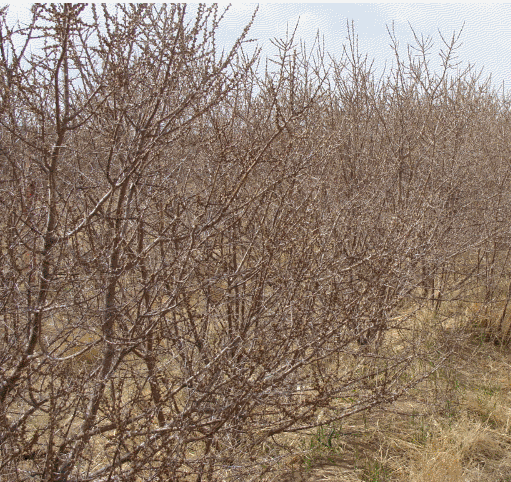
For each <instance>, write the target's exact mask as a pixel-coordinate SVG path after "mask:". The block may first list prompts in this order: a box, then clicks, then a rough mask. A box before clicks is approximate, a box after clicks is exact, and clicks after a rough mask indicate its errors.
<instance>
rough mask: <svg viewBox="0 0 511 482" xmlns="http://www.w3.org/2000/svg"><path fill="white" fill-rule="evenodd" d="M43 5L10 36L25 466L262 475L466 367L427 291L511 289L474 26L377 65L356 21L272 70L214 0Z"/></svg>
mask: <svg viewBox="0 0 511 482" xmlns="http://www.w3.org/2000/svg"><path fill="white" fill-rule="evenodd" d="M32 12H33V20H32V23H31V24H30V25H28V26H25V27H19V26H16V27H13V26H9V25H8V23H7V21H6V10H5V8H4V10H3V11H2V15H3V16H2V25H1V29H2V30H1V34H0V57H1V58H0V136H1V141H0V142H1V146H0V149H1V150H0V170H1V171H0V172H1V174H0V175H1V178H0V182H1V184H0V203H1V205H2V208H1V209H0V223H1V229H0V236H1V238H0V283H1V285H0V316H1V326H0V331H1V336H2V343H1V344H0V450H1V457H0V474H1V475H0V477H1V478H2V480H9V481H16V480H45V481H54V482H57V481H59V482H64V481H86V480H87V481H100V480H119V481H120V480H133V481H135V480H178V479H179V480H197V481H199V480H220V479H221V480H227V479H229V478H231V479H233V480H234V479H236V478H239V479H240V480H249V479H250V477H251V476H254V477H256V476H260V475H261V474H263V473H264V472H265V471H271V470H273V468H274V466H275V463H277V462H278V461H279V460H280V457H282V456H283V455H284V453H283V451H282V450H280V449H279V447H280V448H282V446H283V445H282V444H284V443H285V434H287V433H289V432H295V431H299V430H302V429H305V428H307V427H313V426H316V425H319V424H322V423H328V422H330V421H333V420H339V419H342V418H346V417H349V416H350V415H352V414H354V413H356V412H359V411H363V410H368V409H370V408H371V407H375V406H380V405H383V404H386V403H388V402H391V401H393V400H395V399H396V398H398V397H399V396H401V395H403V394H405V393H407V392H408V391H409V390H410V388H411V387H413V386H414V385H415V384H416V383H417V382H418V381H420V380H421V379H423V378H424V377H426V376H427V375H428V374H429V373H431V372H433V371H435V370H437V369H438V367H440V366H442V363H443V362H444V357H443V356H442V357H439V356H438V353H439V351H438V350H437V348H438V347H439V345H440V344H445V343H453V341H452V338H449V337H447V336H445V337H443V338H442V339H437V338H434V336H433V334H432V333H433V332H432V331H431V327H430V326H425V325H423V324H421V323H419V322H418V319H417V318H416V317H414V316H413V315H414V313H415V312H416V311H417V310H418V309H419V308H420V307H421V306H422V304H424V303H433V304H434V305H435V307H436V308H439V307H440V306H441V304H442V303H445V302H446V301H448V300H453V299H461V298H463V296H468V295H470V296H473V297H474V296H478V297H479V298H478V299H479V300H482V301H485V302H486V303H490V302H492V301H495V300H497V299H498V300H501V297H502V296H503V294H504V295H506V293H507V291H506V290H505V289H504V288H503V286H502V280H504V279H507V278H506V277H507V272H506V263H505V261H506V259H507V258H506V256H507V251H506V250H507V248H508V244H507V239H508V238H507V235H508V234H509V209H510V205H511V204H510V201H511V200H510V198H509V194H508V193H509V192H510V190H509V154H510V146H511V143H510V139H509V132H510V130H509V128H508V127H509V126H508V125H509V119H510V116H509V109H508V104H507V102H506V100H505V99H504V98H502V97H498V96H497V95H496V94H495V93H494V92H493V91H492V90H491V86H489V85H484V84H481V82H480V81H479V79H478V78H477V76H474V75H473V73H472V71H471V70H467V71H464V72H459V71H458V70H456V66H454V64H453V55H454V53H455V49H456V42H457V38H455V37H453V39H452V41H451V42H447V43H444V44H443V46H442V49H441V51H440V55H441V59H442V63H443V70H442V71H441V72H439V73H434V72H432V71H430V70H429V69H428V68H427V67H428V62H429V55H430V52H428V50H427V46H426V44H421V43H420V42H418V45H417V46H416V49H415V50H410V51H409V56H408V57H407V58H406V59H402V58H400V57H399V55H397V48H396V49H395V52H396V58H395V62H394V67H393V68H392V69H391V70H390V71H389V72H388V73H387V74H386V76H385V77H382V78H375V76H374V73H373V72H372V71H371V67H370V64H369V63H368V62H367V61H366V59H365V57H363V56H362V55H361V54H360V53H359V52H358V50H357V42H356V37H355V36H354V34H353V32H352V31H351V30H350V34H349V36H348V39H347V42H346V49H345V51H344V52H342V53H341V55H340V56H339V58H337V59H335V58H330V57H329V60H328V62H327V61H326V59H327V57H326V56H325V53H324V52H323V51H322V50H321V49H320V48H317V49H314V50H313V51H311V52H308V51H304V50H301V49H297V48H296V45H295V44H296V42H295V39H293V38H291V39H284V40H281V41H279V42H277V43H276V45H278V47H279V55H278V56H277V57H275V58H274V59H272V62H271V63H270V64H268V67H267V69H266V71H264V72H261V68H260V66H258V65H259V64H258V63H257V62H258V56H259V52H256V53H255V54H254V55H253V56H252V57H249V56H247V55H245V54H244V51H243V42H244V40H245V37H246V35H247V33H248V29H249V27H250V25H249V26H247V28H246V29H245V31H244V32H242V34H241V36H240V38H239V39H238V40H237V41H236V42H235V44H234V47H233V49H232V50H231V51H230V52H228V53H225V52H224V53H223V54H222V55H220V54H219V53H218V52H217V51H216V49H215V32H216V30H217V28H218V25H219V21H220V20H221V18H220V17H221V15H220V13H219V12H218V9H217V7H214V6H213V7H204V6H201V7H199V8H198V9H197V11H196V13H195V14H194V15H190V14H189V13H187V12H186V7H185V6H183V5H164V6H155V5H150V6H148V5H120V6H117V7H115V8H114V7H110V6H109V7H108V8H106V7H103V8H100V7H96V6H90V7H86V6H81V5H70V4H66V5H37V6H34V7H33V8H32ZM503 260H504V262H503ZM510 292H511V290H510ZM507 297H508V298H509V294H507ZM506 307H507V303H506ZM505 309H506V308H504V311H505ZM504 314H505V313H504ZM503 317H504V315H503ZM440 321H441V320H440ZM500 335H502V336H501V338H502V339H504V340H505V338H506V336H509V333H506V330H504V329H503V330H501V333H500ZM442 353H444V352H442ZM412 365H413V366H414V367H415V371H414V373H415V376H413V377H411V378H410V376H409V372H407V375H406V376H404V375H403V374H404V373H405V371H406V370H407V368H409V367H410V366H412ZM278 437H280V438H278ZM279 441H280V442H279ZM276 442H279V443H276Z"/></svg>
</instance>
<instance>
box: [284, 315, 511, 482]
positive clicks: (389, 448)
mask: <svg viewBox="0 0 511 482" xmlns="http://www.w3.org/2000/svg"><path fill="white" fill-rule="evenodd" d="M421 316H422V317H423V318H424V321H425V319H426V318H427V317H428V313H427V312H423V313H421ZM473 319H474V313H473V311H472V308H469V311H467V312H464V313H463V314H461V315H460V314H459V313H458V316H457V317H456V322H453V321H452V318H451V319H450V320H446V321H447V323H443V324H442V323H438V313H437V314H436V316H434V315H433V313H429V320H430V321H431V322H432V323H431V326H432V329H435V330H442V332H441V335H442V336H446V335H448V334H449V333H451V334H453V332H456V333H459V331H458V330H459V329H460V326H463V325H464V324H465V325H464V326H467V325H469V326H471V327H473V326H474V325H473V323H470V324H469V323H468V321H469V320H473ZM446 325H447V326H448V329H447V330H446V328H445V326H446ZM470 335H471V334H470V333H468V334H467V336H466V337H465V339H464V341H462V342H461V343H460V344H459V345H458V346H457V350H456V355H455V356H454V357H453V358H452V359H451V361H450V363H449V364H448V366H446V367H445V368H443V369H442V370H439V371H438V372H437V373H436V374H435V375H434V376H432V377H431V378H430V379H428V380H426V381H424V382H423V383H422V384H421V385H419V386H418V387H417V388H416V389H415V390H414V392H413V393H410V396H409V397H408V399H401V400H399V401H397V402H395V403H394V404H393V405H391V406H389V407H385V408H379V409H377V410H374V411H372V412H371V413H368V414H360V415H358V416H356V417H354V418H352V419H350V420H349V421H348V422H347V424H345V425H342V426H338V427H336V429H337V430H338V435H337V436H336V437H334V438H333V440H330V442H331V443H329V444H327V443H325V442H326V438H325V437H326V436H325V434H328V433H331V432H329V430H330V429H331V427H327V428H324V429H322V432H321V433H320V432H314V431H312V432H310V433H309V434H305V435H303V436H302V439H301V444H302V445H301V448H302V450H301V451H300V452H299V453H300V455H299V456H296V457H294V458H290V465H291V466H292V468H291V467H290V470H289V471H288V474H287V477H286V478H285V480H287V481H288V482H294V481H307V482H311V481H316V480H324V481H367V482H383V481H396V482H405V481H406V482H430V481H431V482H444V481H445V482H504V481H511V348H510V347H509V346H502V345H498V344H495V343H494V342H493V340H486V339H484V338H481V337H480V336H477V335H478V333H477V332H476V335H475V336H474V335H473V333H472V336H470ZM455 338H456V337H455ZM411 370H413V367H412V368H411ZM295 446H296V447H297V449H298V448H299V443H298V441H297V442H296V444H295ZM297 453H298V450H297ZM283 480H284V479H283Z"/></svg>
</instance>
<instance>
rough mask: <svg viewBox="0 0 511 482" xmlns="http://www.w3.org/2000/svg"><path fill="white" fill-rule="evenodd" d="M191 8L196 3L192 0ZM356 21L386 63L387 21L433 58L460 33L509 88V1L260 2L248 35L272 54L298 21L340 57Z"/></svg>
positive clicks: (470, 52)
mask: <svg viewBox="0 0 511 482" xmlns="http://www.w3.org/2000/svg"><path fill="white" fill-rule="evenodd" d="M29 5H30V4H24V6H23V7H20V6H19V4H17V5H16V6H12V7H11V8H10V10H11V16H14V15H15V16H18V17H21V18H23V17H25V18H26V13H24V12H26V10H27V8H28V7H29ZM256 5H257V4H245V3H234V5H232V6H231V9H230V11H229V12H228V14H227V16H226V19H225V22H224V24H223V30H222V32H223V35H222V36H221V40H223V41H225V42H226V43H227V44H228V43H229V40H231V41H232V40H233V39H234V37H235V35H237V34H239V33H240V32H241V30H242V29H243V26H244V25H246V24H247V22H248V21H249V20H250V17H251V15H252V12H253V11H254V9H255V7H256ZM190 8H192V9H193V5H190ZM347 21H349V22H351V21H353V22H354V23H355V30H356V33H357V34H358V37H359V48H360V51H361V53H364V54H365V53H367V54H368V55H369V57H370V58H371V59H373V58H374V59H375V61H376V63H375V65H376V66H377V67H378V68H379V69H382V68H383V66H384V65H385V62H386V61H387V63H388V62H391V59H392V51H391V49H390V47H389V44H390V39H389V35H388V33H387V29H386V26H387V25H388V26H391V25H392V22H394V27H395V32H396V35H397V38H398V40H399V41H400V43H401V46H402V47H403V52H404V51H405V50H404V48H405V46H406V44H407V43H409V42H412V41H413V35H412V32H411V29H410V26H409V24H410V25H411V26H412V27H413V28H414V30H415V31H416V33H418V34H422V35H424V36H428V35H429V36H431V37H432V40H433V41H434V46H433V49H432V54H433V56H432V61H433V59H434V58H435V57H436V58H438V52H439V50H440V48H441V47H442V42H441V38H440V36H439V33H438V32H439V31H440V32H441V33H442V34H443V35H444V37H445V38H451V37H452V34H453V32H459V31H460V30H461V29H462V27H463V33H462V35H461V39H460V41H461V44H462V45H461V47H460V48H459V50H458V56H459V60H460V61H461V62H462V65H467V64H468V63H469V62H470V63H471V64H474V65H475V67H476V68H477V69H481V68H483V67H484V70H483V75H489V74H492V79H493V84H494V86H501V85H502V83H503V82H504V85H505V88H506V90H509V89H510V88H511V5H510V4H508V5H505V4H493V5H488V4H453V3H451V4H439V3H436V4H435V3H429V4H421V5H418V4H409V3H408V4H407V3H399V4H385V3H365V4H362V3H359V4H356V3H279V4H276V3H261V4H259V11H258V14H257V16H256V19H255V22H254V25H253V27H252V30H251V33H250V37H251V38H254V39H257V40H258V42H259V43H260V44H261V45H262V46H263V47H264V49H263V52H264V53H265V54H269V55H271V53H272V49H271V43H270V39H272V38H275V37H284V36H285V33H286V26H289V28H290V29H293V28H294V26H295V25H296V23H297V22H299V23H298V31H297V36H298V38H301V39H303V40H305V41H306V44H307V45H312V43H313V40H314V37H315V35H316V32H317V31H318V29H319V31H320V33H321V35H322V36H324V40H325V46H326V50H327V51H328V52H329V53H330V54H332V55H334V56H335V57H340V53H341V52H342V45H343V44H345V43H346V35H347V29H346V22H347Z"/></svg>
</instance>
